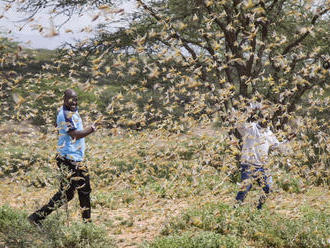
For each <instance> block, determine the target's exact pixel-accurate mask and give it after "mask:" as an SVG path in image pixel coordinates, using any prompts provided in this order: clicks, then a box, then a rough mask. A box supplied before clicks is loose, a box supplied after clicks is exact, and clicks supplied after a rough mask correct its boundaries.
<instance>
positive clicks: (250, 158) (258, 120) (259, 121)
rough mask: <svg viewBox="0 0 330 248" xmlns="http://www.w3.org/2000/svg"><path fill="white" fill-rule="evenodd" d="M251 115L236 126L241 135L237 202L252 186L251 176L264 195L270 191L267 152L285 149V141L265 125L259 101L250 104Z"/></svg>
mask: <svg viewBox="0 0 330 248" xmlns="http://www.w3.org/2000/svg"><path fill="white" fill-rule="evenodd" d="M250 111H251V116H250V117H249V118H248V120H247V121H246V122H244V123H241V124H238V125H237V126H236V128H237V130H238V132H239V133H240V135H241V136H242V141H243V142H242V152H241V158H240V164H241V180H242V182H243V183H242V184H243V187H242V190H241V191H239V192H238V193H237V195H236V200H237V201H238V203H242V202H243V201H244V199H245V197H246V195H247V193H248V192H249V191H250V190H251V188H252V182H249V183H246V182H247V181H246V180H247V179H249V178H251V177H252V178H253V179H254V180H255V181H256V182H257V183H258V185H259V186H261V187H262V189H263V191H264V192H265V194H266V195H268V194H269V193H270V186H271V182H272V177H271V176H269V175H267V173H266V171H265V168H264V166H265V165H266V164H267V163H268V153H269V151H270V150H272V149H280V150H281V151H282V152H284V150H285V146H284V144H285V143H286V141H285V142H279V141H278V140H277V138H276V136H275V135H274V133H273V132H272V131H271V130H270V128H269V127H267V120H266V119H265V118H264V116H263V114H262V106H261V104H259V103H254V104H250ZM265 200H266V196H265V195H262V196H261V197H260V198H259V202H258V205H257V208H258V209H261V208H262V205H263V204H264V202H265Z"/></svg>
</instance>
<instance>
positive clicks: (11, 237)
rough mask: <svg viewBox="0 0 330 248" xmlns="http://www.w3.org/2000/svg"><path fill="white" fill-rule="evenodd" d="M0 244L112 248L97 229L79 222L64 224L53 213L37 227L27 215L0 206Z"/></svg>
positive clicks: (100, 230)
mask: <svg viewBox="0 0 330 248" xmlns="http://www.w3.org/2000/svg"><path fill="white" fill-rule="evenodd" d="M0 245H1V246H4V247H22V248H23V247H24V248H25V247H29V248H30V247H31V248H32V247H43V248H46V247H54V248H55V247H56V248H59V247H60V248H85V247H95V248H96V247H99V248H102V247H115V245H114V243H113V242H112V241H111V240H110V239H109V238H107V234H106V232H105V229H104V228H102V227H100V226H95V225H93V224H90V223H88V224H84V223H79V222H74V223H70V224H69V225H67V224H66V223H65V219H64V218H63V216H61V215H59V214H56V216H52V217H50V218H48V219H47V221H46V222H45V223H44V225H43V227H42V228H39V227H35V226H32V225H31V224H30V223H28V221H27V213H26V212H22V211H19V210H15V209H13V208H10V207H9V206H1V207H0Z"/></svg>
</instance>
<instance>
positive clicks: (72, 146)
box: [28, 89, 95, 226]
mask: <svg viewBox="0 0 330 248" xmlns="http://www.w3.org/2000/svg"><path fill="white" fill-rule="evenodd" d="M77 105H78V98H77V93H76V92H75V91H74V90H72V89H68V90H66V91H65V92H64V104H63V106H62V107H61V109H60V110H59V112H58V115H57V120H56V125H57V129H58V133H59V138H58V149H57V152H58V153H57V155H56V161H57V165H58V167H59V169H60V171H61V173H62V175H63V177H62V179H61V183H60V189H59V191H58V192H57V193H56V194H55V195H54V196H53V197H52V198H51V199H50V201H49V202H48V204H46V205H44V206H43V207H42V208H41V209H39V210H37V211H36V212H34V213H33V214H31V215H30V216H29V217H28V220H29V221H30V222H31V223H32V224H35V225H38V226H41V221H42V220H44V219H45V218H46V216H47V215H49V214H50V213H51V212H53V211H54V210H55V209H56V208H59V207H61V206H62V205H63V204H64V203H65V202H68V201H70V200H71V199H72V198H73V196H74V192H75V190H77V191H78V195H79V202H80V207H81V208H82V218H83V220H84V221H86V222H88V221H89V220H90V216H91V204H90V192H91V187H90V180H89V175H88V170H87V166H86V165H84V164H83V162H82V161H83V159H84V153H85V137H86V136H87V135H89V134H91V133H93V132H94V131H95V127H94V126H93V125H92V126H90V127H88V128H85V129H84V127H83V123H82V120H81V118H80V115H79V113H78V110H77Z"/></svg>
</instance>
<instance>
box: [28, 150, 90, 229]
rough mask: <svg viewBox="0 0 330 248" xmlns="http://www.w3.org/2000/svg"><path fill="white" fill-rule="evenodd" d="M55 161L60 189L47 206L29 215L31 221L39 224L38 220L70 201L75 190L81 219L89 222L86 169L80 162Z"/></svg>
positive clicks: (61, 159) (88, 186)
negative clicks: (59, 171)
mask: <svg viewBox="0 0 330 248" xmlns="http://www.w3.org/2000/svg"><path fill="white" fill-rule="evenodd" d="M56 161H57V165H58V167H59V169H60V170H61V174H62V175H61V177H62V178H61V182H60V189H59V191H58V192H57V193H56V194H55V195H54V196H53V197H52V198H51V199H50V201H49V202H48V204H46V205H45V206H43V207H42V208H41V209H39V210H38V211H36V212H35V213H33V214H32V215H31V216H32V218H33V220H34V221H35V222H37V223H39V222H40V220H43V219H45V218H46V217H47V215H49V214H50V213H51V212H53V211H54V210H55V209H57V208H59V207H61V206H62V205H63V204H64V203H66V202H68V201H70V200H72V198H73V196H74V192H75V190H77V191H78V196H79V202H80V207H81V208H82V218H83V219H84V220H85V221H89V219H90V217H91V203H90V192H91V187H90V180H89V175H88V170H87V167H85V166H83V164H82V162H75V161H72V160H68V159H66V158H63V157H60V156H57V157H56Z"/></svg>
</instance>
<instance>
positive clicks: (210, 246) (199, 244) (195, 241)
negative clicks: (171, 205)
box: [144, 232, 241, 248]
mask: <svg viewBox="0 0 330 248" xmlns="http://www.w3.org/2000/svg"><path fill="white" fill-rule="evenodd" d="M144 247H146V248H224V247H228V248H235V247H241V240H240V239H238V238H237V237H235V236H224V235H220V234H217V233H213V232H201V233H198V234H197V235H196V234H192V233H185V234H183V235H181V236H180V235H174V236H169V237H165V238H159V239H157V240H155V241H154V242H152V243H149V244H145V246H144Z"/></svg>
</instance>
